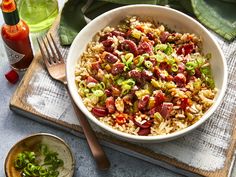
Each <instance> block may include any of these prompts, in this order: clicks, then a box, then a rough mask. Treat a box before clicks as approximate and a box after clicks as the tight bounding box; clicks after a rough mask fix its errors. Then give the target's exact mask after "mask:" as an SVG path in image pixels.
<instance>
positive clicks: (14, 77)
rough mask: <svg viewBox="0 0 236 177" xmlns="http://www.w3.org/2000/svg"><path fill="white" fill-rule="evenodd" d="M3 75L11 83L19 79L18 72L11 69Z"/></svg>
mask: <svg viewBox="0 0 236 177" xmlns="http://www.w3.org/2000/svg"><path fill="white" fill-rule="evenodd" d="M5 77H6V79H7V80H8V81H9V82H10V83H11V84H15V83H16V82H17V81H18V80H19V75H18V73H17V72H16V71H15V70H13V69H12V70H11V71H9V72H8V73H6V74H5Z"/></svg>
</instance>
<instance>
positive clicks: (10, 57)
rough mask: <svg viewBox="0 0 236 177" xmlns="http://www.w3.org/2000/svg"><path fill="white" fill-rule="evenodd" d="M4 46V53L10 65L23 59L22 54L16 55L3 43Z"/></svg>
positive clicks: (16, 53)
mask: <svg viewBox="0 0 236 177" xmlns="http://www.w3.org/2000/svg"><path fill="white" fill-rule="evenodd" d="M4 46H5V48H6V53H7V57H8V60H9V63H10V64H11V65H13V64H15V63H17V62H19V61H20V60H21V59H22V58H24V56H25V55H24V54H21V53H18V52H16V51H15V50H13V49H11V48H10V47H8V46H7V44H6V43H4Z"/></svg>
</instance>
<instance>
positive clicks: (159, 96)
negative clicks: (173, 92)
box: [154, 90, 165, 106]
mask: <svg viewBox="0 0 236 177" xmlns="http://www.w3.org/2000/svg"><path fill="white" fill-rule="evenodd" d="M154 98H155V105H156V106H158V105H160V104H162V103H163V102H164V101H165V94H164V93H163V92H162V91H161V90H159V91H158V92H156V94H155V96H154Z"/></svg>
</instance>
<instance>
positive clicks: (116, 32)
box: [111, 30, 125, 37]
mask: <svg viewBox="0 0 236 177" xmlns="http://www.w3.org/2000/svg"><path fill="white" fill-rule="evenodd" d="M111 34H113V35H114V36H123V37H124V36H125V33H123V32H121V31H118V30H114V31H112V32H111Z"/></svg>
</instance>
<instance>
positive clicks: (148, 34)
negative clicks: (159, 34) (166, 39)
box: [147, 33, 155, 40]
mask: <svg viewBox="0 0 236 177" xmlns="http://www.w3.org/2000/svg"><path fill="white" fill-rule="evenodd" d="M147 37H148V39H150V40H153V39H154V38H155V37H154V35H153V34H152V33H147Z"/></svg>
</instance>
